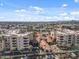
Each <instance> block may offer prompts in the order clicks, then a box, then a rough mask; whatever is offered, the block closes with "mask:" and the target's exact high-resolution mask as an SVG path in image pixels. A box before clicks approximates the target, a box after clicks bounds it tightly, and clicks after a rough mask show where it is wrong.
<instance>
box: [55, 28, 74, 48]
mask: <svg viewBox="0 0 79 59" xmlns="http://www.w3.org/2000/svg"><path fill="white" fill-rule="evenodd" d="M56 41H57V44H58V45H59V46H63V47H71V46H72V45H74V44H75V32H74V31H71V30H67V29H65V30H63V31H57V32H56Z"/></svg>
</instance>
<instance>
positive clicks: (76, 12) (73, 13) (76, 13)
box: [70, 11, 79, 16]
mask: <svg viewBox="0 0 79 59" xmlns="http://www.w3.org/2000/svg"><path fill="white" fill-rule="evenodd" d="M70 14H71V15H74V16H77V15H79V11H73V12H71V13H70Z"/></svg>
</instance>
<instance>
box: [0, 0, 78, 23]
mask: <svg viewBox="0 0 79 59" xmlns="http://www.w3.org/2000/svg"><path fill="white" fill-rule="evenodd" d="M70 20H79V0H0V21H34V22H35V21H70Z"/></svg>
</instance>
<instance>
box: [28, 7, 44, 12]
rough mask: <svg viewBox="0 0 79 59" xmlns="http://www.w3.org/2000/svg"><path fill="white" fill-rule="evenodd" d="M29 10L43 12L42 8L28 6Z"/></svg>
mask: <svg viewBox="0 0 79 59" xmlns="http://www.w3.org/2000/svg"><path fill="white" fill-rule="evenodd" d="M29 8H31V9H33V10H36V11H43V8H40V7H37V6H30V7H29Z"/></svg>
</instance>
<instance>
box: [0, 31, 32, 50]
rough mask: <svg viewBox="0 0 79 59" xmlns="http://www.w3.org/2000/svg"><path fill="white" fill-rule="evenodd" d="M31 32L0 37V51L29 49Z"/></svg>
mask: <svg viewBox="0 0 79 59" xmlns="http://www.w3.org/2000/svg"><path fill="white" fill-rule="evenodd" d="M32 37H33V36H32V32H26V33H19V34H18V33H16V32H15V33H8V34H3V35H2V36H0V51H3V50H23V49H26V48H29V42H30V39H33V38H32Z"/></svg>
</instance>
